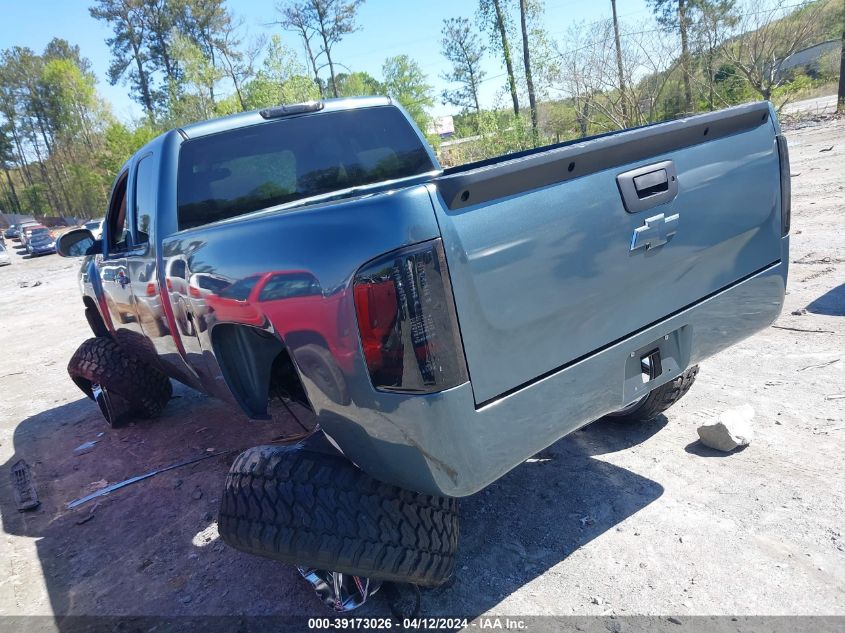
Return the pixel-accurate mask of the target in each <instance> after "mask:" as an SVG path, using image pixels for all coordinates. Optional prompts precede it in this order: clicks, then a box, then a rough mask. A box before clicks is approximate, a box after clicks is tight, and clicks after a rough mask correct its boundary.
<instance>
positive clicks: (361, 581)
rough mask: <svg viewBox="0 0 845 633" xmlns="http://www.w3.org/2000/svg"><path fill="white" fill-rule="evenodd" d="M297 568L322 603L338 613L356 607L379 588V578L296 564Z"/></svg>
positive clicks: (346, 611)
mask: <svg viewBox="0 0 845 633" xmlns="http://www.w3.org/2000/svg"><path fill="white" fill-rule="evenodd" d="M297 569H298V570H299V573H300V575H301V576H302V577H303V578H305V580H307V581H308V583H309V584H310V585H311V587H312V588H313V589H314V591H316V592H317V596H318V597H319V598H320V600H322V601H323V604H325V605H326V606H327V607H330V608H332V609H334V610H335V611H337V612H339V613H348V612H349V611H352V610H354V609H357V608H358V607H360V606H361V605H362V604H364V603H365V602H366V601H367V599H368V598H369V597H370V596H373V595H375V594H376V592H377V591H378V590H379V589H380V588H381V581H380V580H372V579H370V578H363V577H361V576H352V575H351V574H342V573H340V572H336V571H325V570H323V569H313V568H310V567H299V566H297Z"/></svg>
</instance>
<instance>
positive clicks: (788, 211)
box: [776, 134, 792, 235]
mask: <svg viewBox="0 0 845 633" xmlns="http://www.w3.org/2000/svg"><path fill="white" fill-rule="evenodd" d="M776 138H777V143H778V156H779V157H780V228H781V235H786V234H788V233H789V224H790V222H791V220H792V180H791V177H790V174H789V147H787V145H786V137H785V136H784V135H783V134H778V135H777V137H776Z"/></svg>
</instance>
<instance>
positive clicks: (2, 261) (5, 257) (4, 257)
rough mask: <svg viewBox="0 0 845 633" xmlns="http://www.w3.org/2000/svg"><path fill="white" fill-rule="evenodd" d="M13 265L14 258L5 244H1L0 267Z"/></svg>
mask: <svg viewBox="0 0 845 633" xmlns="http://www.w3.org/2000/svg"><path fill="white" fill-rule="evenodd" d="M11 263H12V258H11V257H9V253H8V251H7V250H6V247H5V246H4V245H3V244H0V266H8V265H9V264H11Z"/></svg>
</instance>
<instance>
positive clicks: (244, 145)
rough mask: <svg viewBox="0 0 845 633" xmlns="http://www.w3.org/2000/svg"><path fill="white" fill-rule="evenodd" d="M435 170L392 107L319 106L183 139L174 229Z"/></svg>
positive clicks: (400, 113)
mask: <svg viewBox="0 0 845 633" xmlns="http://www.w3.org/2000/svg"><path fill="white" fill-rule="evenodd" d="M434 169H436V167H435V166H434V164H433V163H432V161H431V158H430V156H429V153H428V151H427V149H426V148H425V146H424V145H423V143H422V141H421V140H420V138H419V136H417V134H416V132H415V131H414V130H413V128H412V127H411V125H410V124H409V123H408V121H407V120H406V118H405V116H404V115H403V114H402V112H401V111H400V110H399V109H397V108H395V107H392V106H381V107H374V108H362V109H354V110H342V111H338V112H320V113H316V114H310V115H305V116H296V117H290V118H281V119H278V120H273V121H270V122H267V123H262V124H259V125H254V126H251V127H246V128H240V129H235V130H230V131H227V132H221V133H218V134H213V135H210V136H205V137H200V138H197V139H191V140H187V141H185V142H184V143H183V144H182V147H181V150H180V154H179V174H178V182H177V204H178V216H179V229H180V230H182V229H187V228H192V227H196V226H201V225H203V224H208V223H209V222H216V221H219V220H224V219H226V218H231V217H235V216H238V215H242V214H244V213H250V212H252V211H258V210H260V209H266V208H268V207H272V206H276V205H279V204H285V203H288V202H294V201H296V200H301V199H303V198H308V197H311V196H316V195H320V194H325V193H331V192H332V191H339V190H342V189H348V188H351V187H360V186H363V185H370V184H375V183H378V182H383V181H387V180H397V179H400V178H408V177H411V176H417V175H420V174H424V173H427V172H430V171H433V170H434Z"/></svg>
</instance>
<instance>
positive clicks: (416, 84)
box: [382, 55, 434, 132]
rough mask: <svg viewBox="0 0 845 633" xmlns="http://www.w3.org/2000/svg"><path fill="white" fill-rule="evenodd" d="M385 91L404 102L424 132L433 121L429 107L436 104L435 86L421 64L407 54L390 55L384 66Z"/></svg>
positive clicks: (403, 104) (404, 105) (404, 106)
mask: <svg viewBox="0 0 845 633" xmlns="http://www.w3.org/2000/svg"><path fill="white" fill-rule="evenodd" d="M382 73H383V74H384V90H385V92H386V93H387V94H388V95H389V96H391V97H393V98H394V99H396V100H397V101H398V102H399V103H401V104H402V107H403V108H405V110H407V112H408V114H409V115H411V118H412V119H413V120H414V122H415V123H416V124H417V127H419V128H420V130H422V131H423V132H425V131H426V130H427V129H428V126H429V124H430V123H431V116H430V115H429V114H428V111H427V108H431V107H432V106H433V105H434V96H433V88H432V87H431V85H430V84H429V83H428V77H426V75H425V73H424V72H423V71H422V68H420V65H419V64H418V63H417V62H415V61H414V60H413V59H411V58H410V57H408V56H407V55H397V56H396V57H388V58H387V59H386V60H384V65H383V66H382Z"/></svg>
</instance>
